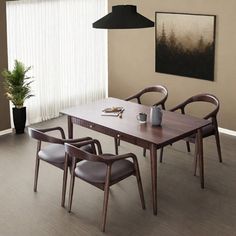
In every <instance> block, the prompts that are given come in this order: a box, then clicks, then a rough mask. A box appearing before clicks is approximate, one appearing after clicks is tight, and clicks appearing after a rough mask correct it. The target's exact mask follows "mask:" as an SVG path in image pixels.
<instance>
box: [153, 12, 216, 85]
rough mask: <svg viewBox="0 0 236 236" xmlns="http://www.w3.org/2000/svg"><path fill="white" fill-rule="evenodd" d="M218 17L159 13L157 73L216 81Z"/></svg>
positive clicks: (157, 26) (157, 23)
mask: <svg viewBox="0 0 236 236" xmlns="http://www.w3.org/2000/svg"><path fill="white" fill-rule="evenodd" d="M215 22H216V16H215V15H202V14H188V13H170V12H156V65H155V66H156V72H160V73H166V74H173V75H180V76H186V77H192V78H197V79H203V80H210V81H213V80H214V58H215Z"/></svg>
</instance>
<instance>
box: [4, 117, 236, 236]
mask: <svg viewBox="0 0 236 236" xmlns="http://www.w3.org/2000/svg"><path fill="white" fill-rule="evenodd" d="M56 125H60V126H63V127H65V128H66V119H65V117H61V118H58V119H55V120H51V121H48V122H45V123H42V124H38V125H37V127H52V126H56ZM75 134H76V135H77V136H80V137H81V136H88V135H89V136H92V137H94V138H97V139H99V140H101V142H102V144H103V149H104V152H112V153H114V145H113V139H112V138H110V137H107V136H104V135H102V134H99V133H95V132H93V131H89V130H87V129H84V128H81V127H76V132H75ZM221 143H222V154H223V163H222V164H220V163H219V162H218V158H217V152H216V148H215V143H214V139H213V138H208V139H207V140H205V141H204V157H205V182H206V184H205V189H204V190H202V189H201V188H200V183H199V177H194V176H193V152H194V148H193V147H192V153H191V154H188V153H186V147H185V145H184V142H178V143H176V144H174V145H173V146H172V147H168V148H166V150H165V152H164V162H163V163H162V164H160V165H158V215H157V216H154V215H153V214H152V204H151V177H150V160H149V154H148V155H147V157H146V158H144V157H143V156H142V149H141V148H139V147H136V146H133V145H130V144H127V143H125V142H121V147H120V152H121V153H125V152H130V151H131V152H134V153H135V154H136V155H137V156H138V159H139V164H140V169H141V177H142V180H143V186H144V193H145V200H146V206H147V209H146V210H145V211H144V210H142V208H141V204H140V199H139V195H138V190H137V185H136V180H135V178H134V177H130V178H128V179H126V180H124V181H122V182H120V183H119V184H116V185H115V186H113V187H112V188H111V194H110V199H109V205H108V220H107V230H106V233H105V235H117V236H120V235H125V236H126V235H135V236H136V235H159V236H163V235H164V236H165V235H166V236H169V235H170V236H177V235H178V236H185V235H186V236H190V235H196V236H211V235H214V236H225V235H229V236H234V235H236V156H235V153H236V138H234V137H231V136H227V135H221ZM35 150H36V143H35V140H31V139H30V138H29V137H28V135H27V134H23V135H13V134H9V135H4V136H1V137H0V168H1V169H0V236H13V235H14V236H15V235H17V236H46V235H47V236H49V235H50V236H72V235H73V236H74V235H76V236H83V235H104V233H101V232H100V223H101V214H102V203H103V192H102V191H101V190H99V189H96V188H94V187H93V186H90V185H88V184H86V183H85V182H82V181H80V180H78V179H76V183H75V192H74V201H73V205H72V213H71V214H69V213H68V212H67V211H66V209H64V208H62V207H61V206H60V200H61V199H60V196H61V184H62V172H61V171H60V170H59V169H57V168H54V167H52V166H50V165H48V164H46V163H41V166H40V172H39V185H38V192H37V193H34V192H33V177H34V163H35ZM67 198H68V195H67Z"/></svg>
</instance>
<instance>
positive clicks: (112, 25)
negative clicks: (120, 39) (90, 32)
mask: <svg viewBox="0 0 236 236" xmlns="http://www.w3.org/2000/svg"><path fill="white" fill-rule="evenodd" d="M148 27H154V22H153V21H151V20H149V19H148V18H146V17H145V16H143V15H141V14H139V13H138V12H137V7H136V6H134V5H117V6H113V7H112V12H111V13H109V14H107V15H106V16H104V17H102V18H101V19H99V20H98V21H96V22H94V23H93V28H99V29H137V28H148Z"/></svg>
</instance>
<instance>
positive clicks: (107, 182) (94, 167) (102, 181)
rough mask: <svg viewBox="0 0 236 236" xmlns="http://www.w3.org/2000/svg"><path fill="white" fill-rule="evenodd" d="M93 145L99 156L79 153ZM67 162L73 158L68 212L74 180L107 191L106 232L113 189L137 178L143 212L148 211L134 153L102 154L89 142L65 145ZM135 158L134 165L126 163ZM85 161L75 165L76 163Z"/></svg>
mask: <svg viewBox="0 0 236 236" xmlns="http://www.w3.org/2000/svg"><path fill="white" fill-rule="evenodd" d="M89 144H90V145H92V147H93V150H97V151H96V154H91V153H89V152H87V151H85V150H82V149H80V148H79V147H82V146H83V145H89ZM65 150H66V154H67V155H66V159H67V160H69V157H72V171H71V181H70V193H69V204H68V211H69V212H71V205H72V198H73V190H74V182H75V177H78V178H80V179H82V180H84V181H86V182H87V183H89V184H92V185H94V186H96V187H97V188H99V189H101V190H103V191H104V202H103V214H102V231H103V232H104V231H105V224H106V216H107V205H108V197H109V189H110V186H112V185H113V184H116V183H118V182H120V181H121V180H123V179H125V178H127V177H129V176H131V175H135V176H136V178H137V182H138V190H139V194H140V198H141V204H142V208H143V209H145V202H144V195H143V187H142V182H141V177H140V172H139V165H138V161H137V157H136V156H135V155H134V154H133V153H127V154H123V155H117V156H115V155H112V154H102V148H101V145H100V143H99V141H98V140H92V141H91V140H90V141H84V142H82V143H79V144H78V145H77V144H76V146H75V145H71V144H65ZM127 158H132V160H133V162H131V161H129V160H126V159H127ZM77 159H79V160H82V161H80V162H78V164H77V165H76V160H77Z"/></svg>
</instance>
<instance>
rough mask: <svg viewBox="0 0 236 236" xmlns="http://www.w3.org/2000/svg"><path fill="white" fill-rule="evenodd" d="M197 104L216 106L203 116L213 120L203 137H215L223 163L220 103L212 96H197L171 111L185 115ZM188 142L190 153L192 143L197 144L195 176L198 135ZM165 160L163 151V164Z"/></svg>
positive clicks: (188, 138)
mask: <svg viewBox="0 0 236 236" xmlns="http://www.w3.org/2000/svg"><path fill="white" fill-rule="evenodd" d="M195 102H206V103H211V104H213V105H214V108H213V109H212V110H211V111H210V112H209V113H208V114H206V115H205V116H203V119H207V120H211V124H209V125H207V126H206V127H203V128H202V137H203V138H206V137H209V136H212V135H214V136H215V141H216V147H217V152H218V157H219V161H220V162H222V156H221V147H220V138H219V131H218V122H217V114H218V111H219V108H220V102H219V100H218V99H217V98H216V97H215V96H214V95H212V94H207V93H206V94H198V95H195V96H192V97H190V98H188V99H187V100H186V101H184V102H183V103H181V104H179V105H177V106H176V107H174V108H172V109H171V110H170V111H173V112H174V111H177V110H180V111H181V113H182V114H185V112H186V107H187V106H188V105H189V104H192V103H195ZM184 140H185V141H186V145H187V151H188V152H190V151H191V150H190V143H194V144H195V168H194V175H196V170H197V161H198V160H197V153H196V144H197V143H196V134H193V135H191V136H189V137H187V138H185V139H184ZM162 159H163V149H162V152H161V155H160V162H162Z"/></svg>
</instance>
